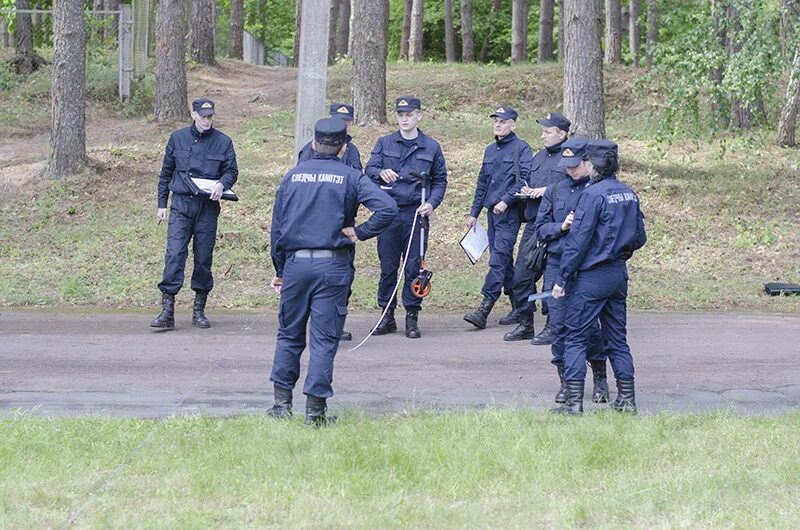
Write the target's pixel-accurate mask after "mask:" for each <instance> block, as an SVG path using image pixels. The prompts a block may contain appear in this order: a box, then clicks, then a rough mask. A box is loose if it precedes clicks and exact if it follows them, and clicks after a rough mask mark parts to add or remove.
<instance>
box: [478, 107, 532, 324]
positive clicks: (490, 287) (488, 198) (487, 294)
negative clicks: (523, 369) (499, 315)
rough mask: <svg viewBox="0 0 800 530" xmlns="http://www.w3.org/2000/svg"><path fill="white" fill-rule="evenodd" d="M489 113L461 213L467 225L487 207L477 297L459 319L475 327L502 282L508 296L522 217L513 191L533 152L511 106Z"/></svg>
mask: <svg viewBox="0 0 800 530" xmlns="http://www.w3.org/2000/svg"><path fill="white" fill-rule="evenodd" d="M489 117H490V118H494V124H493V131H494V142H493V143H491V144H489V145H488V146H487V147H486V149H485V151H484V152H483V163H482V164H481V170H480V172H479V173H478V184H477V186H476V187H475V196H474V198H473V201H472V209H471V210H470V212H469V217H468V218H467V226H469V227H470V228H473V227H474V226H475V224H476V223H477V222H478V216H479V215H480V213H481V210H482V209H483V208H486V210H487V212H486V217H487V221H488V229H487V233H488V236H489V271H488V272H487V273H486V278H485V279H484V282H483V288H482V289H481V294H482V295H483V301H482V302H481V304H480V305H479V306H478V308H477V309H476V310H475V311H473V312H471V313H467V314H466V315H464V320H466V321H467V322H469V323H470V324H472V325H473V326H475V327H476V328H478V329H484V328H485V327H486V319H487V318H488V317H489V313H490V312H491V311H492V307H494V304H495V302H497V299H498V298H500V293H501V292H502V290H503V289H504V288H505V292H506V294H507V295H508V296H509V297H513V294H512V287H513V281H514V245H515V244H516V242H517V234H519V227H520V223H521V218H522V210H521V209H520V208H519V204H520V202H519V199H518V198H517V197H516V194H517V193H519V192H520V190H521V189H522V188H523V186H524V184H525V182H526V180H525V179H526V178H527V177H528V172H529V171H530V170H531V163H532V158H533V152H532V151H531V147H530V146H529V145H528V144H527V143H526V142H525V141H523V140H521V139H519V138H518V137H517V135H516V134H514V129H515V128H516V126H517V111H515V110H514V109H512V108H511V107H509V106H508V105H501V106H499V107H497V108H496V109H495V110H494V112H493V113H492V114H490V115H489ZM512 300H513V298H512Z"/></svg>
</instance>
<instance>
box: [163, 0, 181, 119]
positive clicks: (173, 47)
mask: <svg viewBox="0 0 800 530" xmlns="http://www.w3.org/2000/svg"><path fill="white" fill-rule="evenodd" d="M184 35H186V22H185V19H184V16H183V0H159V2H158V8H157V11H156V87H155V118H156V120H158V121H163V120H187V119H189V106H188V104H187V102H186V99H187V94H186V70H185V59H184V55H183V50H184V48H183V43H184Z"/></svg>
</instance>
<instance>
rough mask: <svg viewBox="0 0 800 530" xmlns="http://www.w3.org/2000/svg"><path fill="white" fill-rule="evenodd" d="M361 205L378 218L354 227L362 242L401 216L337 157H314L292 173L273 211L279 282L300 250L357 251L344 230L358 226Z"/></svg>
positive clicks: (388, 200)
mask: <svg viewBox="0 0 800 530" xmlns="http://www.w3.org/2000/svg"><path fill="white" fill-rule="evenodd" d="M359 204H363V205H364V206H366V207H367V208H369V209H370V210H372V211H373V212H374V213H373V214H372V216H371V217H370V218H369V219H367V221H366V222H364V223H362V224H360V225H358V226H356V227H355V231H356V236H358V239H360V240H362V241H363V240H365V239H369V238H371V237H374V236H376V235H378V233H380V232H382V231H383V230H385V229H386V228H387V227H388V226H389V225H390V224H391V223H392V221H393V220H394V218H395V216H396V215H397V205H396V204H395V203H394V201H393V200H392V199H391V198H390V197H389V196H388V195H387V194H386V193H384V192H383V191H381V190H380V189H379V188H378V187H377V186H376V185H375V184H374V183H373V182H372V181H371V180H370V179H369V178H367V176H366V175H364V174H363V173H362V172H361V171H359V170H357V169H353V168H351V167H348V166H346V165H344V164H343V163H342V162H341V161H340V160H339V159H338V158H336V157H335V156H326V155H320V154H315V155H314V158H313V159H311V160H305V161H303V162H300V163H299V164H297V166H295V167H294V169H292V170H291V171H289V172H288V173H287V174H286V176H285V177H284V178H283V181H282V182H281V185H280V188H278V193H277V195H276V196H275V205H274V206H273V209H272V229H271V234H270V236H271V237H270V239H271V246H270V248H271V250H270V253H271V255H272V263H273V264H274V265H275V272H276V274H277V276H279V277H282V276H283V266H284V264H285V263H286V257H287V255H288V254H289V253H291V252H293V251H295V250H300V249H330V250H334V249H341V248H353V242H352V241H350V240H349V239H348V238H347V237H345V236H344V235H343V234H342V228H344V227H346V226H354V224H355V218H356V211H357V210H358V205H359Z"/></svg>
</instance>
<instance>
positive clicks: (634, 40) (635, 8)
mask: <svg viewBox="0 0 800 530" xmlns="http://www.w3.org/2000/svg"><path fill="white" fill-rule="evenodd" d="M640 2H641V0H631V14H630V26H631V27H630V31H629V32H628V33H629V36H630V43H629V44H630V48H631V57H632V58H633V66H635V67H636V68H639V54H640V53H641V50H640V49H641V45H642V43H641V40H642V34H641V30H640V29H639V17H640V16H641V14H642V12H641V4H640Z"/></svg>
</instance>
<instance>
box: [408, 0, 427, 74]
mask: <svg viewBox="0 0 800 530" xmlns="http://www.w3.org/2000/svg"><path fill="white" fill-rule="evenodd" d="M424 12H425V0H414V1H413V3H412V4H411V36H410V37H409V39H408V59H409V60H410V61H411V62H415V63H418V62H420V61H422V60H423V59H424V58H425V54H424V52H423V49H422V41H423V38H422V37H423V34H424V30H425V16H424Z"/></svg>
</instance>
